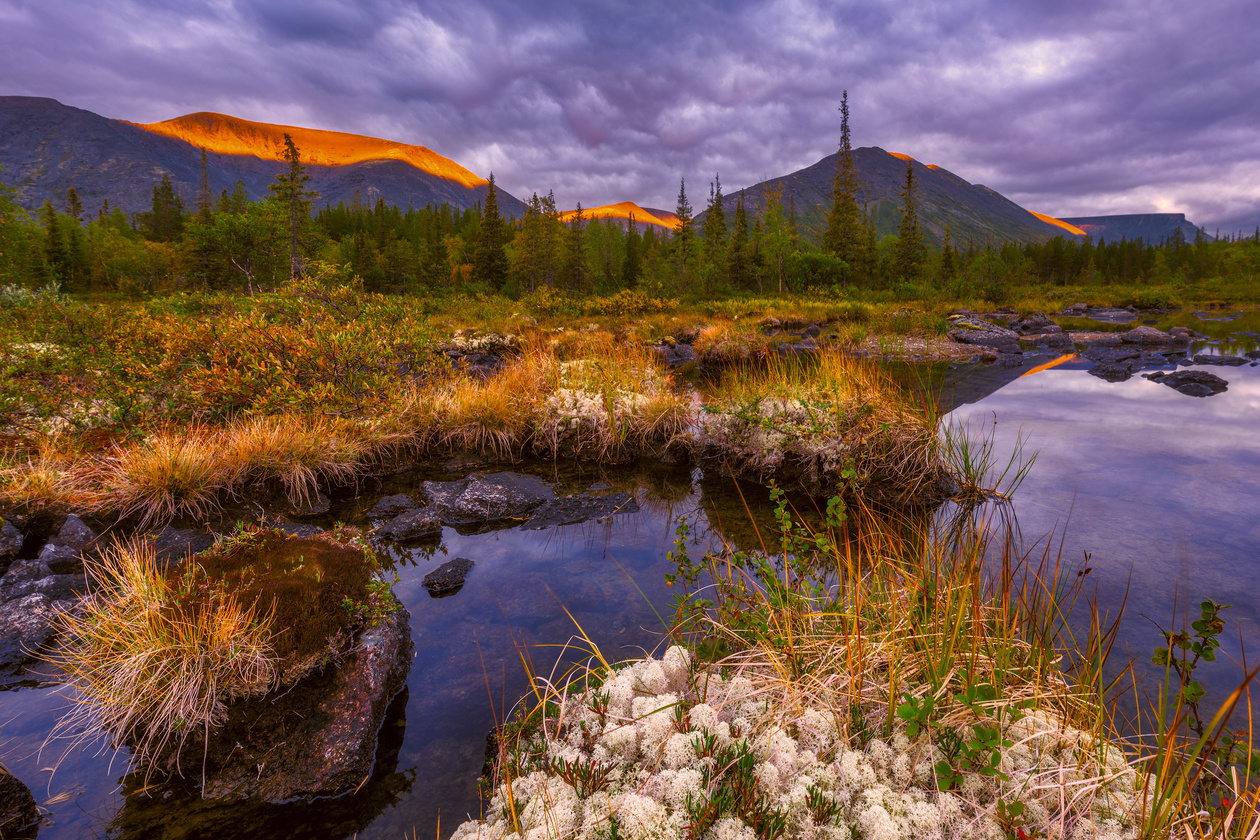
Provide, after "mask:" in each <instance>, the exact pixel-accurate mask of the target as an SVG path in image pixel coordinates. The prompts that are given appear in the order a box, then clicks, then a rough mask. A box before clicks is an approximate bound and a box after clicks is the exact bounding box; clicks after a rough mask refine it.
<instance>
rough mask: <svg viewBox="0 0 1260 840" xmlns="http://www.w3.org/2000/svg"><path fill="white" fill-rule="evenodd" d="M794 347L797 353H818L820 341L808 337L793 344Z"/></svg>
mask: <svg viewBox="0 0 1260 840" xmlns="http://www.w3.org/2000/svg"><path fill="white" fill-rule="evenodd" d="M792 349H793V350H795V351H796V352H797V353H817V352H818V342H817V341H814V339H812V338H806V339H804V340H802V341H798V342H796V343H795V344H793V345H792Z"/></svg>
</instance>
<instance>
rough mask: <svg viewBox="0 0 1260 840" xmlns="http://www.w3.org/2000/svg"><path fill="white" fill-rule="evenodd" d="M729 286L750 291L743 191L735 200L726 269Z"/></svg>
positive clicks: (750, 259)
mask: <svg viewBox="0 0 1260 840" xmlns="http://www.w3.org/2000/svg"><path fill="white" fill-rule="evenodd" d="M727 271H728V273H729V275H730V278H731V285H733V286H734V287H735V288H737V289H751V288H752V285H753V276H752V254H751V253H750V252H749V241H748V212H747V211H746V210H745V209H744V191H743V190H740V191H739V198H737V199H736V200H735V230H734V231H733V232H732V233H731V251H730V261H729V263H728V269H727Z"/></svg>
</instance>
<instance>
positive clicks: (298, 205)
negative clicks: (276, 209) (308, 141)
mask: <svg viewBox="0 0 1260 840" xmlns="http://www.w3.org/2000/svg"><path fill="white" fill-rule="evenodd" d="M284 159H285V161H287V162H288V164H289V169H288V171H286V172H281V173H280V174H279V175H277V176H276V180H275V181H273V182H272V184H271V186H270V190H271V197H272V198H273V199H274V200H275V201H276V202H277V203H278V204H279V205H280V206H281V207H283V208H284V210H285V212H286V215H287V216H288V218H289V279H290V280H294V279H297V276H298V275H299V274H301V273H302V266H303V263H304V260H303V259H302V255H301V252H300V250H299V249H300V246H301V244H302V240H301V231H302V228H303V227H305V226H306V225H307V224H309V223H310V220H311V201H312V200H313V199H316V198H319V193H317V192H315V191H313V190H308V189H307V188H306V182H307V181H309V180H311V176H310V175H309V174H307V172H306V167H305V166H303V165H302V156H301V153H300V152H298V148H297V146H295V145H294V144H293V138H292V137H291V136H290V135H289V134H288V133H287V132H286V133H285V135H284Z"/></svg>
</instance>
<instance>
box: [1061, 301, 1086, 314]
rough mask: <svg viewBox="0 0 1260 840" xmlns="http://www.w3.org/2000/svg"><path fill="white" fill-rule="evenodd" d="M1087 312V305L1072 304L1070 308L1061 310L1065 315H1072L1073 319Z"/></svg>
mask: <svg viewBox="0 0 1260 840" xmlns="http://www.w3.org/2000/svg"><path fill="white" fill-rule="evenodd" d="M1088 311H1089V304H1087V303H1074V304H1072V305H1071V306H1068V307H1065V308H1064V310H1063V312H1064V313H1065V314H1067V315H1072V316H1074V317H1079V316H1081V315H1084V314H1085V313H1086V312H1088Z"/></svg>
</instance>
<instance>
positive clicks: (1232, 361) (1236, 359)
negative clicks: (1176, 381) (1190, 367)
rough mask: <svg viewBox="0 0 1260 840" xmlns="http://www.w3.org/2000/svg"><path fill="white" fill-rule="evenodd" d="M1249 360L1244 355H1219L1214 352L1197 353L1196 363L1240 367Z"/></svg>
mask: <svg viewBox="0 0 1260 840" xmlns="http://www.w3.org/2000/svg"><path fill="white" fill-rule="evenodd" d="M1247 362H1248V360H1247V359H1244V358H1243V357H1242V356H1218V355H1216V354H1214V353H1195V354H1194V363H1195V364H1196V365H1223V366H1225V367H1240V366H1242V365H1245V364H1247Z"/></svg>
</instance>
